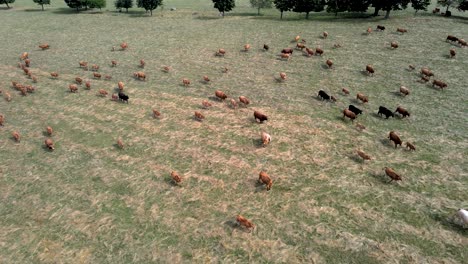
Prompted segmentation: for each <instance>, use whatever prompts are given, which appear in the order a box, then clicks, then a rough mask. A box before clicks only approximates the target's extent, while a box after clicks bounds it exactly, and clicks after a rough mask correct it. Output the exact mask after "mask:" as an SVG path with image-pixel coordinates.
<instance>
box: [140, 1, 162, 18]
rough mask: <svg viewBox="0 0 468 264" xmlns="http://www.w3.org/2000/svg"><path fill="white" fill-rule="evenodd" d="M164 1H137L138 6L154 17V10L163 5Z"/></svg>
mask: <svg viewBox="0 0 468 264" xmlns="http://www.w3.org/2000/svg"><path fill="white" fill-rule="evenodd" d="M162 2H163V0H137V6H138V7H141V8H144V9H145V10H146V12H148V11H150V13H151V16H153V10H155V9H156V8H158V6H160V5H162Z"/></svg>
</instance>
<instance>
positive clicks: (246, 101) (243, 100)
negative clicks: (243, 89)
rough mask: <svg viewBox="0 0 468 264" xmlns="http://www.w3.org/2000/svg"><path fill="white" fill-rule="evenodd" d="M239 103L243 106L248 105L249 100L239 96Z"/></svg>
mask: <svg viewBox="0 0 468 264" xmlns="http://www.w3.org/2000/svg"><path fill="white" fill-rule="evenodd" d="M239 102H241V103H242V104H243V105H244V106H246V105H248V104H250V100H249V99H247V97H245V96H239Z"/></svg>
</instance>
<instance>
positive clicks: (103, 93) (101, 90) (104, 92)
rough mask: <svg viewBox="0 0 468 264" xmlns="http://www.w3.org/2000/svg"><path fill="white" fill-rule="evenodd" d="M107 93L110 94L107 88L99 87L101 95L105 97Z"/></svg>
mask: <svg viewBox="0 0 468 264" xmlns="http://www.w3.org/2000/svg"><path fill="white" fill-rule="evenodd" d="M107 94H108V92H107V91H106V90H104V89H99V95H100V96H103V97H105V96H107Z"/></svg>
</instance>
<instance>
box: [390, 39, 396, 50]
mask: <svg viewBox="0 0 468 264" xmlns="http://www.w3.org/2000/svg"><path fill="white" fill-rule="evenodd" d="M390 47H391V48H392V49H396V48H398V42H396V41H392V42H391V43H390Z"/></svg>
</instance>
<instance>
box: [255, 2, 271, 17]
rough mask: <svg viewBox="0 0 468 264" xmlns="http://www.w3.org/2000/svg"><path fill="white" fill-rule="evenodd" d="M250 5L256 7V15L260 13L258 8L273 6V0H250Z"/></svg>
mask: <svg viewBox="0 0 468 264" xmlns="http://www.w3.org/2000/svg"><path fill="white" fill-rule="evenodd" d="M250 5H251V6H252V7H254V8H257V10H258V15H260V9H261V8H271V7H272V6H273V0H250Z"/></svg>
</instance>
